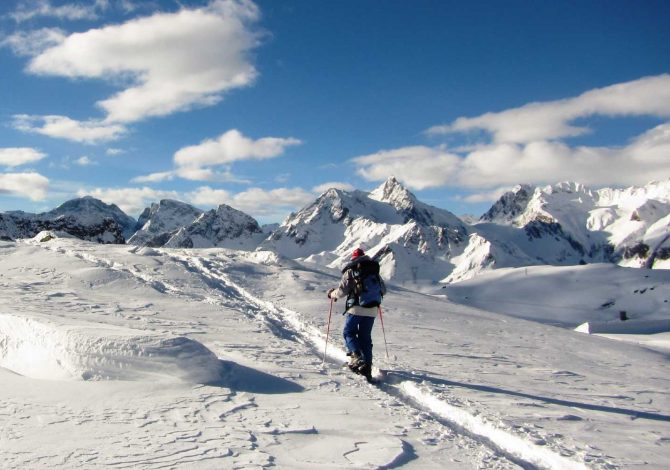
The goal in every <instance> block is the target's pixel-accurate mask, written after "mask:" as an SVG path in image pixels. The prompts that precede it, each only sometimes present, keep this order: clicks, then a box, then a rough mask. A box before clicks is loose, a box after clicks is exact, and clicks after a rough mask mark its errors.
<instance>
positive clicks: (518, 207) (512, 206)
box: [480, 184, 535, 225]
mask: <svg viewBox="0 0 670 470" xmlns="http://www.w3.org/2000/svg"><path fill="white" fill-rule="evenodd" d="M534 192H535V187H534V186H531V185H529V184H522V185H517V186H515V187H514V188H513V189H512V190H511V191H508V192H506V193H505V194H503V195H502V196H501V197H500V199H498V200H497V201H496V202H495V204H493V206H491V208H490V209H489V210H488V212H486V214H484V215H482V216H481V218H480V221H482V222H494V223H499V224H505V225H507V224H511V223H512V222H513V221H514V219H515V218H517V217H518V216H520V215H521V214H523V212H524V211H525V210H526V208H527V207H528V202H529V201H530V199H531V197H533V194H534Z"/></svg>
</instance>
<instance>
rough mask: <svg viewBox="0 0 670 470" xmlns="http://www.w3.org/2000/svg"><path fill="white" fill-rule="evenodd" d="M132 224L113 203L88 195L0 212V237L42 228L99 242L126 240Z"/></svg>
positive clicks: (26, 234) (33, 232)
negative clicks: (48, 206) (37, 210)
mask: <svg viewBox="0 0 670 470" xmlns="http://www.w3.org/2000/svg"><path fill="white" fill-rule="evenodd" d="M134 228H135V219H133V218H132V217H130V216H128V215H126V214H125V213H124V212H123V211H122V210H121V209H119V208H118V207H117V206H116V205H113V204H106V203H104V202H102V201H100V200H98V199H95V198H92V197H90V196H86V197H82V198H78V199H73V200H71V201H67V202H65V203H64V204H62V205H61V206H59V207H57V208H56V209H53V210H51V211H49V212H44V213H41V214H29V213H25V212H5V213H2V214H0V237H1V238H5V239H17V238H32V237H34V236H35V235H36V234H37V233H39V232H41V231H43V230H55V231H62V232H67V233H70V234H71V235H74V236H75V237H77V238H81V239H82V240H89V241H95V242H98V243H117V244H118V243H125V240H126V237H129V236H130V235H131V234H132V233H133V231H134Z"/></svg>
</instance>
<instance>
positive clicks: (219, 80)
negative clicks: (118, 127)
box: [28, 0, 259, 123]
mask: <svg viewBox="0 0 670 470" xmlns="http://www.w3.org/2000/svg"><path fill="white" fill-rule="evenodd" d="M258 18H259V11H258V8H257V7H256V5H255V4H254V3H252V2H251V1H248V0H238V1H235V0H218V1H214V2H211V3H210V4H209V5H208V6H206V7H203V8H198V9H186V8H183V9H181V10H179V11H178V12H175V13H156V14H154V15H152V16H148V17H144V18H139V19H133V20H131V21H128V22H126V23H123V24H119V25H112V26H106V27H103V28H99V29H91V30H89V31H86V32H83V33H74V34H71V35H69V36H67V37H66V38H64V39H62V41H61V42H60V43H59V44H57V45H55V46H52V47H48V48H47V49H45V50H43V51H41V52H40V53H39V54H38V55H36V56H35V57H34V58H33V59H32V60H31V62H30V63H29V65H28V71H30V72H31V73H34V74H40V75H55V76H63V77H69V78H79V77H82V78H100V79H113V80H115V83H118V82H119V79H121V80H122V81H123V82H124V83H127V84H128V86H127V88H126V89H124V90H122V91H121V92H119V93H117V94H116V95H114V96H111V97H109V98H107V99H104V100H102V101H100V102H98V105H99V106H100V107H101V108H102V109H103V110H104V111H105V112H106V113H107V116H106V122H108V123H128V122H134V121H139V120H142V119H145V118H147V117H151V116H165V115H168V114H172V113H175V112H177V111H184V110H188V109H190V108H192V107H193V106H208V105H212V104H215V103H217V102H219V101H220V100H221V99H222V97H223V94H224V93H225V92H227V91H229V90H232V89H234V88H239V87H243V86H247V85H250V84H251V83H252V82H253V81H254V79H255V78H256V76H257V71H256V69H255V67H254V66H253V65H252V63H251V61H250V57H249V55H250V51H251V50H252V49H254V48H255V47H257V45H258V44H259V34H258V33H257V32H255V31H254V30H253V28H252V26H253V24H254V23H255V22H256V21H257V20H258Z"/></svg>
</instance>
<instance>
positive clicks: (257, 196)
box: [187, 186, 314, 218]
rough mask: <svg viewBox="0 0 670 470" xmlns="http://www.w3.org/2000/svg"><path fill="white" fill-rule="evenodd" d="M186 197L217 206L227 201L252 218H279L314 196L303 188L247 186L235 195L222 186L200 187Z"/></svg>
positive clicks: (194, 202) (197, 202)
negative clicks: (270, 188)
mask: <svg viewBox="0 0 670 470" xmlns="http://www.w3.org/2000/svg"><path fill="white" fill-rule="evenodd" d="M187 198H188V199H189V200H190V201H191V202H192V203H193V204H195V205H206V206H217V205H219V204H228V205H229V206H231V207H234V208H235V209H238V210H241V211H243V212H246V213H248V214H251V215H253V216H254V217H266V218H267V217H274V218H281V217H283V216H285V215H286V213H287V212H289V211H292V210H295V209H297V208H300V207H302V206H304V205H305V204H308V203H309V202H311V201H312V200H313V199H314V194H313V193H310V192H308V191H305V190H304V189H302V188H277V189H272V190H265V189H261V188H250V189H247V190H246V191H242V192H240V193H237V194H231V193H230V192H228V191H226V190H223V189H213V188H210V187H208V186H203V187H200V188H198V189H197V190H196V191H194V192H192V193H189V194H187Z"/></svg>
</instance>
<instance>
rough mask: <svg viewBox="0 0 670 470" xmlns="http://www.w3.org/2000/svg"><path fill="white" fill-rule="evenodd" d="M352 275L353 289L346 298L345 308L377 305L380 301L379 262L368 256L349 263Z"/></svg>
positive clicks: (381, 296) (381, 295)
mask: <svg viewBox="0 0 670 470" xmlns="http://www.w3.org/2000/svg"><path fill="white" fill-rule="evenodd" d="M349 267H350V269H351V271H352V274H353V277H354V291H353V293H351V294H350V295H349V298H348V299H347V308H349V307H351V306H353V305H360V306H361V307H368V308H369V307H378V306H379V305H381V303H382V298H383V297H384V295H383V294H382V280H381V277H380V276H379V263H378V262H377V261H374V260H371V259H369V258H366V259H362V260H360V261H358V262H356V261H354V262H352V263H350V264H349Z"/></svg>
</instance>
